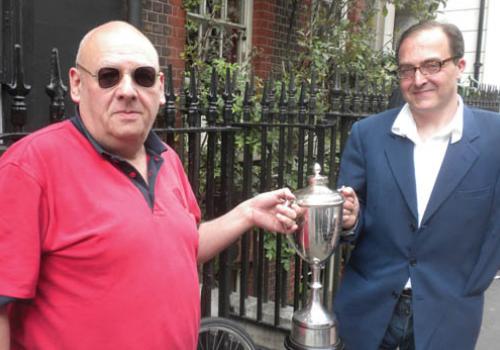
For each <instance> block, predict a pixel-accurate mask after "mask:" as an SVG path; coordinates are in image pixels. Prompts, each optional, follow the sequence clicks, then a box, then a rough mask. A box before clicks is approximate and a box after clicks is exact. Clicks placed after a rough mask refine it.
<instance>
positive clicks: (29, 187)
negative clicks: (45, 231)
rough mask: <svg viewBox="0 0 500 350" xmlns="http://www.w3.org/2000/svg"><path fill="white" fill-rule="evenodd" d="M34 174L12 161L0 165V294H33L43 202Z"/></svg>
mask: <svg viewBox="0 0 500 350" xmlns="http://www.w3.org/2000/svg"><path fill="white" fill-rule="evenodd" d="M42 194H43V191H42V188H41V186H40V184H39V183H38V182H37V181H36V180H35V178H34V177H33V176H32V175H30V174H29V173H28V172H27V171H25V170H23V169H22V168H21V167H20V166H18V165H16V164H13V163H5V162H4V164H1V165H0V295H3V296H9V297H15V298H31V297H33V296H34V295H35V291H36V284H37V280H38V273H39V266H40V257H41V237H42V234H41V231H42V229H41V228H42V226H43V225H44V223H43V221H44V220H43V219H42V218H43V217H44V215H43V214H42V213H43V211H44V209H43V208H44V205H43V203H42V202H43V200H42Z"/></svg>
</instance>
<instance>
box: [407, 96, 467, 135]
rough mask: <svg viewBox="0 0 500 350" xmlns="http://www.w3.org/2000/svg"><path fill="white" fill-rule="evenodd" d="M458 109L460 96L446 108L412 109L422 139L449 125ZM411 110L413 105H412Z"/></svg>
mask: <svg viewBox="0 0 500 350" xmlns="http://www.w3.org/2000/svg"><path fill="white" fill-rule="evenodd" d="M457 109H458V98H454V99H453V100H452V101H450V103H448V105H446V106H445V108H441V109H439V110H436V111H424V112H418V111H413V110H412V111H411V112H412V115H413V119H414V120H415V124H416V125H417V131H418V134H419V136H420V137H421V138H422V140H426V139H427V138H429V137H430V136H432V135H433V134H435V133H436V132H438V131H439V130H440V129H442V128H443V127H445V126H446V125H448V124H449V123H450V122H451V121H452V119H453V117H454V116H455V114H456V112H457ZM410 110H411V107H410Z"/></svg>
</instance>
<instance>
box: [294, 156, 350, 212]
mask: <svg viewBox="0 0 500 350" xmlns="http://www.w3.org/2000/svg"><path fill="white" fill-rule="evenodd" d="M320 172H321V166H320V165H319V164H318V163H315V164H314V175H311V176H309V177H308V181H309V186H307V187H306V188H303V189H301V190H299V191H297V192H296V193H295V197H296V201H297V204H298V205H299V206H306V207H323V206H325V207H326V206H336V205H340V204H342V203H344V198H343V197H342V195H341V194H340V193H339V192H337V191H335V190H332V189H330V188H328V186H327V184H328V177H326V176H323V175H321V174H320Z"/></svg>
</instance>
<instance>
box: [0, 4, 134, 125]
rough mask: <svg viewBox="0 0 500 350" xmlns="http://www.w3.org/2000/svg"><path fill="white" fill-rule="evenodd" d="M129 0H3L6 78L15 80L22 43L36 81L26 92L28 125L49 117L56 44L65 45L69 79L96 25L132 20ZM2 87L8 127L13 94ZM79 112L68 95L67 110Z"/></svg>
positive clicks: (29, 75) (28, 78) (28, 79)
mask: <svg viewBox="0 0 500 350" xmlns="http://www.w3.org/2000/svg"><path fill="white" fill-rule="evenodd" d="M128 2H129V1H126V0H85V1H81V0H44V1H40V0H38V1H36V0H2V2H1V5H0V10H1V11H2V14H3V16H2V20H1V21H2V23H1V29H0V42H1V43H2V44H1V45H0V46H1V48H0V60H1V62H0V64H1V73H2V74H0V79H1V80H2V82H3V83H10V82H11V80H12V67H13V48H14V45H15V44H16V43H19V44H21V46H22V53H23V66H24V73H25V83H26V84H27V85H31V92H30V93H29V94H28V96H27V98H26V103H27V111H28V116H27V123H26V125H25V131H32V130H35V129H38V128H40V127H41V126H44V125H47V124H48V123H49V103H50V100H49V97H48V96H47V94H46V93H45V86H46V85H47V84H48V83H49V77H50V57H51V50H52V48H54V47H55V48H57V49H58V50H59V58H60V62H61V72H62V76H63V81H64V84H65V85H68V77H67V76H68V74H67V72H68V69H69V68H70V67H71V66H72V65H73V63H74V59H75V55H76V51H77V49H78V44H79V41H80V39H81V38H82V36H83V35H84V34H85V33H86V32H87V31H88V30H89V29H90V28H92V27H95V26H96V25H98V24H100V23H104V22H107V21H109V20H114V19H120V20H127V18H128V17H129V14H128V11H127V3H128ZM4 90H5V89H3V90H2V107H3V108H2V110H3V130H4V131H9V130H11V123H10V118H9V117H10V102H11V98H10V96H9V95H8V94H6V92H5V91H4ZM73 112H74V107H73V104H72V103H71V100H70V98H69V96H67V97H66V113H65V114H66V115H72V114H73Z"/></svg>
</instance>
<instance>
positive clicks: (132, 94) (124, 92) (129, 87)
mask: <svg viewBox="0 0 500 350" xmlns="http://www.w3.org/2000/svg"><path fill="white" fill-rule="evenodd" d="M116 89H117V90H116V93H117V95H118V98H120V99H130V98H131V99H135V98H136V97H137V90H136V86H135V83H134V80H133V79H132V76H131V75H130V74H124V75H123V77H122V79H121V80H120V82H119V83H118V86H117V87H116Z"/></svg>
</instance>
